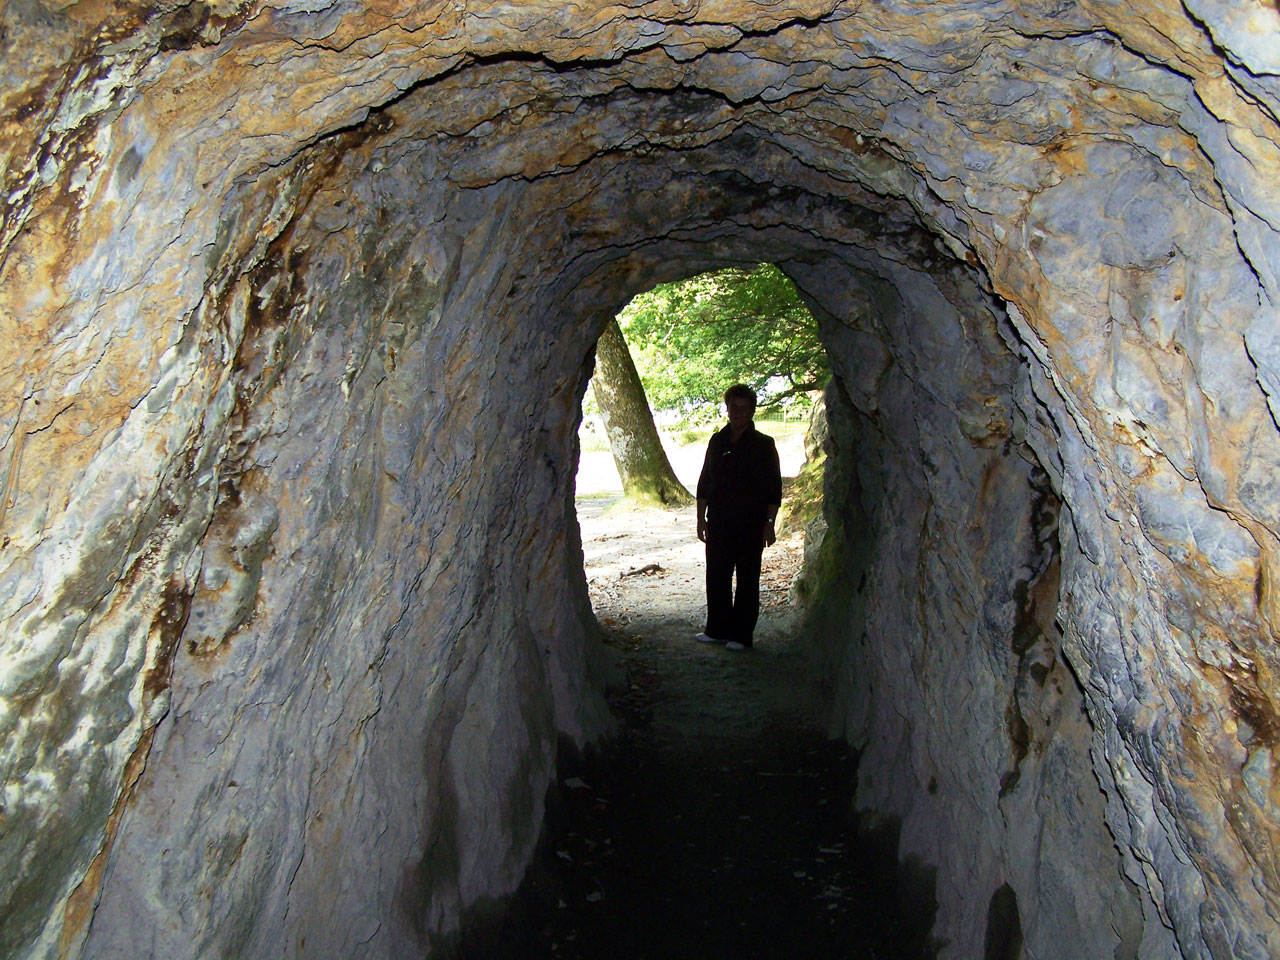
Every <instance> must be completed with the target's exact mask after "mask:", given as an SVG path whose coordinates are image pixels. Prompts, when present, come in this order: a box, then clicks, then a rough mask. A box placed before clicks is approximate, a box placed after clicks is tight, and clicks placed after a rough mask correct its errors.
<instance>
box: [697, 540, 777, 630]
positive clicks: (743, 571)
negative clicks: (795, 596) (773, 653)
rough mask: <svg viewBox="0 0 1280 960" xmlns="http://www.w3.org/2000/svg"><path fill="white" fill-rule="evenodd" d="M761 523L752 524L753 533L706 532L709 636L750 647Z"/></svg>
mask: <svg viewBox="0 0 1280 960" xmlns="http://www.w3.org/2000/svg"><path fill="white" fill-rule="evenodd" d="M761 526H763V524H761V525H760V526H755V527H754V528H753V529H754V533H752V532H751V531H749V530H742V529H738V530H729V531H716V530H710V531H708V533H707V629H706V634H707V636H709V637H715V638H716V639H717V640H725V641H728V640H736V641H738V643H740V644H742V645H743V646H744V647H749V646H751V634H752V632H753V631H754V630H755V628H756V621H757V620H759V619H760V557H761V555H762V554H763V553H764V540H763V538H762V534H761V530H760V527H761ZM735 573H736V574H737V576H738V584H737V590H736V591H735V590H734V585H733V576H734V574H735Z"/></svg>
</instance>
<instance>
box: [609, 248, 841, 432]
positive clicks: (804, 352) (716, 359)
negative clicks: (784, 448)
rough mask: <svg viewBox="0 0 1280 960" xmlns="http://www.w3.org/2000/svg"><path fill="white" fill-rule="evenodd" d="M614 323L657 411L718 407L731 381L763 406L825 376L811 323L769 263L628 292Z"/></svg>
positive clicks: (790, 288)
mask: <svg viewBox="0 0 1280 960" xmlns="http://www.w3.org/2000/svg"><path fill="white" fill-rule="evenodd" d="M618 322H619V324H620V326H621V327H622V330H623V331H624V333H625V334H626V338H627V342H628V343H629V344H630V345H631V355H632V358H633V359H634V360H635V364H636V367H637V368H638V369H639V371H640V376H641V378H642V379H643V380H644V383H645V388H646V391H647V393H648V396H649V399H650V401H651V402H652V403H653V405H654V407H656V408H657V409H660V410H677V409H679V410H689V409H691V408H694V407H699V406H704V405H711V406H718V405H719V403H720V398H721V395H722V394H723V392H724V389H725V387H726V386H728V385H729V384H731V383H745V384H748V385H749V386H751V387H753V388H755V390H756V392H757V394H759V396H760V403H761V405H762V406H768V405H771V404H775V403H778V402H780V401H782V400H784V399H786V398H788V397H791V396H795V395H797V394H802V393H805V392H807V391H810V390H815V389H817V388H818V387H821V386H823V385H824V384H825V383H826V382H827V377H828V374H829V370H828V367H827V356H826V351H825V350H824V349H823V346H822V343H821V341H820V340H819V339H818V327H817V323H816V321H815V320H814V319H813V315H812V314H811V313H809V310H808V308H807V307H806V306H805V305H804V303H803V301H801V299H800V296H799V294H798V293H797V292H796V288H795V285H794V284H793V283H792V282H791V281H790V280H788V279H787V277H786V276H785V275H784V274H783V273H782V271H781V270H779V269H778V268H777V267H775V266H773V265H772V264H768V263H762V264H759V265H757V266H756V267H754V268H752V269H750V270H744V269H741V268H738V267H730V268H728V269H725V270H717V271H716V272H714V273H704V274H700V275H699V276H696V277H690V278H689V279H688V280H681V281H678V282H676V283H664V284H662V285H660V286H657V287H654V288H653V289H652V290H650V291H649V292H648V293H642V294H640V295H639V296H637V297H635V298H634V299H633V300H632V301H631V302H630V303H629V304H628V305H627V306H626V307H625V308H624V309H623V311H622V313H620V314H619V315H618Z"/></svg>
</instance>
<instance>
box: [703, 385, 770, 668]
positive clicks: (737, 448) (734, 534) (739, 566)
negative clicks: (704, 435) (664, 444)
mask: <svg viewBox="0 0 1280 960" xmlns="http://www.w3.org/2000/svg"><path fill="white" fill-rule="evenodd" d="M724 405H725V411H726V413H727V414H728V417H729V422H728V424H726V425H725V426H724V427H723V428H722V429H720V430H718V431H716V432H715V433H714V434H712V436H711V440H710V442H709V443H708V444H707V454H706V457H705V458H704V459H703V461H702V473H701V474H700V475H699V477H698V489H697V504H698V521H697V534H698V539H699V540H701V541H702V542H703V543H705V544H706V545H707V624H706V627H705V628H704V629H703V631H702V632H701V633H699V634H697V635H696V638H695V639H697V640H698V641H699V642H701V643H720V644H724V646H725V649H727V650H748V649H750V648H751V646H752V643H753V641H752V634H753V633H754V632H755V628H756V621H757V620H759V619H760V561H761V558H762V557H763V555H764V548H765V547H768V546H771V545H773V543H774V542H776V540H777V539H778V538H777V535H776V534H775V533H774V529H773V524H774V520H775V518H776V517H777V515H778V508H779V507H780V506H781V505H782V471H781V468H780V467H779V465H778V449H777V447H776V446H775V445H774V442H773V438H772V437H770V436H767V435H765V434H763V433H760V432H759V431H758V430H756V428H755V423H754V422H753V420H752V417H753V416H754V415H755V411H756V394H755V391H754V390H752V389H751V388H750V387H748V386H747V385H746V384H743V383H735V384H734V385H733V386H731V387H730V388H729V389H728V390H726V391H725V392H724ZM735 574H736V576H737V586H736V590H735V588H734V576H735Z"/></svg>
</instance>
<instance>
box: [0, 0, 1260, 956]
mask: <svg viewBox="0 0 1280 960" xmlns="http://www.w3.org/2000/svg"><path fill="white" fill-rule="evenodd" d="M1278 20H1280V13H1277V11H1276V10H1275V9H1274V7H1273V6H1271V5H1268V4H1264V3H1249V4H1240V5H1235V6H1227V5H1225V4H1217V3H1212V2H1196V3H1187V4H1186V5H1185V6H1183V5H1171V4H1165V3H1154V2H1153V3H1132V4H1127V5H1122V6H1120V5H1115V4H1107V5H1098V4H1091V3H1084V4H1076V5H1065V4H1047V3H1013V2H1007V3H996V4H985V5H982V6H977V5H966V4H962V3H941V4H939V3H933V4H929V5H927V7H926V6H921V5H917V4H912V3H906V2H903V3H881V4H868V3H847V4H846V3H837V2H834V0H796V2H779V3H772V4H768V3H756V4H749V3H702V4H696V3H695V4H683V5H682V4H680V3H673V4H660V3H657V4H648V5H643V6H624V5H612V4H603V3H601V4H594V3H593V4H589V5H585V6H577V7H572V8H570V7H565V6H562V5H558V4H544V3H531V4H522V5H519V6H516V7H512V6H508V5H500V4H492V5H486V4H470V5H466V6H463V5H459V4H423V5H418V6H413V7H408V6H406V7H389V6H382V5H377V4H364V5H347V6H336V5H329V6H326V5H324V4H318V3H317V4H305V5H304V4H295V5H278V6H268V5H258V4H243V5H239V4H231V3H228V4H220V5H186V6H177V5H171V4H165V5H156V6H147V5H137V6H129V7H125V6H118V7H108V6H104V7H101V8H94V9H93V10H92V11H90V10H89V8H83V9H82V8H81V7H79V6H74V5H73V6H69V7H58V6H56V5H47V4H40V3H35V4H30V5H26V6H21V5H20V6H17V7H15V6H12V5H11V6H10V8H8V9H7V12H6V29H5V34H4V40H3V42H4V43H5V45H6V46H5V55H4V61H3V70H4V74H5V83H4V84H3V90H4V93H3V94H0V97H2V101H0V102H3V115H4V117H5V119H6V122H5V124H4V127H3V133H2V134H0V136H3V140H4V145H5V153H6V166H5V168H4V169H5V173H4V176H5V197H6V207H5V221H4V233H3V239H2V241H0V242H3V245H4V246H3V270H4V279H3V283H2V284H0V301H2V302H3V304H4V308H3V310H2V311H0V323H3V329H4V342H5V343H6V344H8V345H9V346H8V347H7V348H6V350H5V354H4V357H5V359H4V366H3V371H4V373H3V375H4V377H5V381H6V383H7V384H9V385H10V388H9V389H8V390H6V391H5V393H4V395H3V398H0V416H2V417H3V430H2V431H0V434H2V436H3V443H4V447H3V449H4V454H5V457H4V465H3V470H4V473H3V485H4V491H5V499H4V501H3V504H2V505H0V512H2V514H3V517H2V520H0V523H2V524H3V528H4V529H3V545H4V547H3V550H4V553H3V560H2V563H3V567H2V568H0V583H3V585H4V588H3V589H0V604H2V606H0V617H3V619H4V623H5V629H6V637H7V638H8V639H7V640H6V643H5V646H4V648H3V671H2V675H3V679H2V680H0V684H2V685H3V687H2V691H3V696H4V699H3V704H4V705H3V709H2V710H0V726H2V727H3V729H4V731H5V739H4V742H5V747H4V753H3V758H4V761H3V762H4V770H5V786H4V817H5V820H6V825H5V830H4V837H3V839H0V857H3V862H4V864H5V869H4V870H3V875H4V876H6V877H8V878H9V879H8V880H6V882H5V884H4V887H3V894H0V916H3V924H2V929H3V934H0V938H3V941H2V942H3V949H4V951H5V952H6V953H7V954H12V955H15V956H24V957H25V956H32V957H36V956H39V957H45V956H55V955H62V954H65V955H69V956H75V955H84V956H90V957H112V956H124V955H129V956H139V955H147V954H148V953H154V954H157V955H158V954H161V953H163V954H165V955H171V956H214V955H225V956H246V955H275V954H280V955H286V956H305V957H312V956H330V955H332V956H350V955H353V953H361V954H362V955H369V956H393V955H400V954H402V953H407V952H412V951H421V950H423V949H424V947H433V946H434V947H437V948H438V947H439V946H440V945H441V944H442V943H444V942H446V941H447V939H448V936H449V934H450V932H451V931H453V930H456V929H457V926H458V924H459V922H460V921H461V918H462V917H463V916H464V915H466V914H467V913H468V912H469V911H474V910H476V909H479V908H481V907H483V905H484V904H486V903H489V902H491V901H493V900H494V899H495V898H500V897H501V896H503V895H504V894H505V893H507V892H509V891H510V890H512V889H513V888H514V886H515V885H516V884H517V883H518V881H519V878H520V876H521V872H522V869H523V866H524V864H525V862H526V861H527V859H528V856H529V854H530V852H531V850H532V847H533V844H534V842H535V840H536V831H537V824H538V822H539V820H540V814H541V803H542V796H543V794H544V792H545V789H546V786H547V784H548V782H549V780H550V778H551V776H552V774H553V769H554V762H555V751H556V748H557V743H558V742H562V741H566V740H567V741H568V742H570V743H575V744H584V743H587V742H590V741H591V740H593V739H594V738H596V737H598V736H600V735H601V734H602V733H603V732H604V731H605V730H606V729H607V727H608V723H609V721H608V718H607V716H606V714H605V712H604V710H603V707H602V704H601V700H600V696H599V688H600V684H601V683H602V678H603V676H604V675H605V673H606V672H607V668H606V665H605V664H602V663H601V662H600V657H601V654H600V652H599V651H598V650H597V649H596V648H595V646H594V645H593V643H592V627H591V619H590V611H589V608H588V605H587V603H586V599H585V592H584V589H583V585H582V583H581V577H580V572H579V571H580V551H579V548H578V546H577V543H576V542H575V536H576V533H575V530H576V528H575V524H574V523H573V520H572V514H571V495H572V491H571V473H572V465H573V459H574V449H573V428H574V425H575V422H576V417H577V403H578V399H579V397H580V394H581V390H582V386H583V383H582V380H583V369H582V362H583V360H584V358H585V357H586V356H587V353H588V351H589V349H590V346H591V344H592V342H593V339H594V333H595V331H596V329H597V327H598V324H599V323H600V322H601V320H602V318H603V317H604V316H607V315H608V314H609V313H611V312H612V310H613V309H614V308H615V307H616V306H617V305H618V304H619V303H621V302H623V301H625V299H626V298H627V297H628V296H630V295H631V294H632V293H634V292H637V291H638V290H639V289H642V288H643V287H644V286H646V285H648V284H649V283H651V282H654V281H656V280H659V279H664V278H668V277H671V276H673V275H675V274H677V273H689V272H694V271H695V270H696V269H703V268H706V267H711V266H715V265H719V264H723V263H726V262H733V261H735V260H758V259H771V260H775V261H778V262H780V263H782V264H783V266H784V268H785V269H786V270H787V271H788V273H790V274H791V275H792V276H793V277H794V278H795V279H796V280H797V282H798V284H799V285H800V287H801V289H802V290H803V291H804V292H805V294H806V296H807V297H808V298H809V299H810V300H811V301H812V302H813V304H814V307H815V309H816V310H817V312H818V314H819V316H820V317H821V320H822V324H823V328H824V336H825V337H826V338H827V342H828V345H829V348H830V349H831V351H832V356H833V362H834V364H835V367H836V370H837V374H838V385H839V391H838V394H837V402H836V403H835V405H834V409H835V411H836V412H835V415H834V420H835V436H836V442H837V444H838V445H839V448H840V450H841V451H842V454H841V455H840V456H838V457H837V458H836V461H835V462H836V467H835V469H833V471H832V474H833V475H832V479H831V487H830V490H829V493H830V495H831V496H830V499H831V501H832V503H833V504H835V505H836V507H835V508H834V509H833V513H832V521H833V522H832V533H831V535H830V536H829V538H828V548H827V553H826V555H825V557H824V564H825V566H824V568H823V580H822V585H823V586H822V599H821V603H820V605H819V614H818V615H817V620H816V621H815V623H816V624H817V625H818V626H819V627H821V632H822V635H823V636H824V637H826V638H828V640H829V641H830V643H831V659H832V663H833V669H836V670H838V671H839V677H840V680H841V683H842V684H843V685H844V688H845V697H844V699H843V701H842V703H843V705H842V708H841V711H840V714H839V716H838V717H837V718H836V724H837V727H838V729H840V730H841V732H842V733H843V734H844V735H845V736H847V737H848V738H849V739H851V740H852V741H853V742H855V743H857V744H858V745H859V746H860V747H862V748H864V751H865V752H864V760H863V780H862V783H863V786H862V788H861V795H860V797H859V803H860V805H861V806H863V807H864V808H865V810H866V811H867V812H868V813H869V814H874V815H879V816H881V817H883V818H885V819H886V820H889V821H892V822H896V823H897V824H898V829H899V830H900V835H901V851H902V855H903V856H904V857H911V858H915V859H916V860H918V861H919V862H920V863H922V864H924V865H926V866H927V867H928V868H931V869H934V870H936V876H937V896H938V900H939V911H938V919H937V927H936V932H937V935H938V936H939V938H940V939H941V940H942V941H944V942H945V944H946V945H945V946H944V948H943V949H944V955H952V956H957V957H960V956H974V955H977V954H978V952H979V950H981V949H983V948H982V947H981V946H979V945H980V944H985V945H986V949H987V950H992V949H995V950H997V951H999V950H1001V949H1005V947H1001V946H1000V944H1005V945H1007V944H1009V943H1011V942H1014V941H1015V940H1017V941H1020V942H1021V943H1022V944H1023V948H1024V949H1025V950H1026V951H1027V952H1028V955H1035V956H1045V957H1052V956H1076V955H1078V950H1079V949H1084V948H1083V947H1082V946H1081V945H1082V944H1085V945H1086V946H1087V949H1085V951H1084V952H1085V953H1087V954H1088V955H1104V953H1105V954H1106V955H1116V956H1168V955H1172V954H1173V953H1175V952H1176V953H1181V954H1182V955H1184V956H1197V957H1198V956H1215V957H1227V956H1251V957H1252V956H1257V957H1262V956H1268V955H1270V954H1273V953H1275V952H1276V947H1277V943H1276V940H1277V937H1278V936H1280V934H1278V933H1277V930H1276V925H1275V921H1274V919H1273V914H1274V913H1275V910H1276V906H1277V891H1278V890H1280V883H1277V881H1276V875H1275V869H1276V868H1275V860H1274V847H1275V844H1274V840H1275V838H1276V817H1275V812H1276V811H1275V806H1274V803H1275V801H1274V792H1273V785H1272V773H1271V771H1272V763H1273V758H1272V751H1273V749H1274V743H1273V742H1274V739H1275V731H1276V724H1275V712H1274V697H1275V681H1274V674H1273V669H1274V663H1275V654H1274V643H1273V639H1274V637H1273V629H1272V624H1273V623H1274V621H1275V615H1274V614H1275V592H1274V586H1273V582H1272V574H1273V571H1274V557H1275V543H1276V540H1275V537H1276V532H1277V526H1278V524H1277V520H1278V519H1280V518H1277V516H1276V503H1277V497H1276V492H1277V491H1276V482H1277V481H1276V464H1277V462H1280V458H1278V457H1277V430H1276V422H1275V413H1274V408H1273V407H1272V406H1269V404H1270V403H1271V402H1272V394H1273V393H1274V391H1275V388H1276V383H1277V374H1276V371H1277V366H1278V365H1280V345H1278V343H1277V337H1276V333H1275V310H1274V301H1275V297H1276V290H1277V280H1276V265H1277V262H1278V256H1280V255H1278V253H1277V251H1280V242H1278V241H1277V236H1276V229H1277V225H1278V224H1280V212H1277V207H1276V194H1275V189H1274V186H1272V185H1273V184H1274V183H1275V182H1276V174H1277V173H1278V172H1280V170H1278V168H1280V163H1278V162H1277V156H1278V155H1277V149H1278V142H1280V137H1278V134H1277V120H1276V114H1277V109H1278V108H1280V88H1278V87H1277V85H1276V80H1275V78H1276V75H1277V73H1278V72H1280V70H1278V68H1280V63H1277V61H1276V59H1275V53H1274V50H1275V49H1276V45H1275V43H1274V41H1275V39H1276V34H1277V32H1278V31H1277V22H1278ZM1059 505H1060V506H1059ZM1059 511H1060V512H1059ZM991 917H997V918H1002V919H1000V920H999V921H998V922H999V924H1000V925H1002V926H1003V927H1005V928H1007V929H1008V930H1016V931H1017V937H1016V938H1014V939H1010V938H1011V936H1012V935H1011V934H1008V933H1007V931H1006V932H999V931H997V932H994V933H993V932H992V930H991V929H990V928H991V926H992V921H991V919H990V918H991ZM992 944H996V945H997V946H996V947H994V948H993V947H992V946H991V945H992ZM1009 949H1014V948H1009ZM1064 951H1065V952H1064Z"/></svg>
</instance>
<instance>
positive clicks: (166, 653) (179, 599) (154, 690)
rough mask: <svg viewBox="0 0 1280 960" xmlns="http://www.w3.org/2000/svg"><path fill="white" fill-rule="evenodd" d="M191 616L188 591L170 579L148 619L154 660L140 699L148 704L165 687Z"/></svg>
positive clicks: (176, 579)
mask: <svg viewBox="0 0 1280 960" xmlns="http://www.w3.org/2000/svg"><path fill="white" fill-rule="evenodd" d="M190 614H191V590H190V589H189V588H188V587H187V585H186V584H185V583H183V582H182V580H181V579H179V578H178V577H173V578H171V579H170V580H169V582H168V583H167V584H166V585H165V588H164V593H163V594H162V596H161V600H160V609H159V610H157V611H156V614H155V616H154V617H152V619H151V629H152V632H153V634H154V635H155V636H156V638H157V639H156V645H157V650H156V657H155V662H153V663H152V665H151V667H150V669H148V670H147V672H146V675H145V677H144V678H143V681H142V696H143V700H144V702H145V701H149V700H151V699H154V698H155V697H157V696H159V695H160V694H161V693H163V692H164V691H165V690H167V689H168V687H169V677H170V675H171V673H172V670H173V655H174V653H176V652H177V649H178V640H179V638H180V637H181V636H182V631H183V628H185V627H186V625H187V617H188V616H190Z"/></svg>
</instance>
